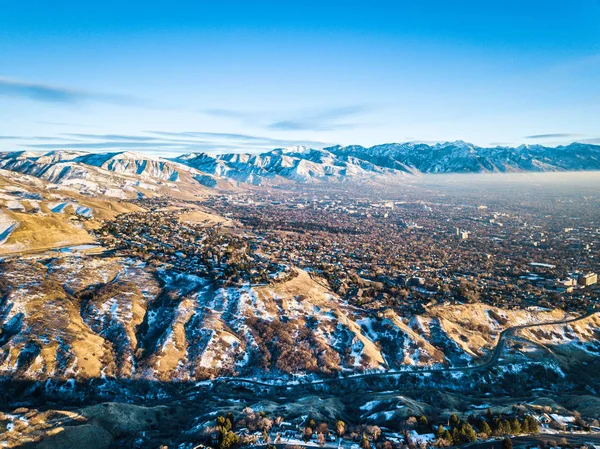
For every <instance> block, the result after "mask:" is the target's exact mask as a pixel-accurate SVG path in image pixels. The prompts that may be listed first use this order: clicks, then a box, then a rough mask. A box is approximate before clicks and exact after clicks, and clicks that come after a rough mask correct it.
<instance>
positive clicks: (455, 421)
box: [450, 413, 460, 427]
mask: <svg viewBox="0 0 600 449" xmlns="http://www.w3.org/2000/svg"><path fill="white" fill-rule="evenodd" d="M459 423H460V419H458V416H456V414H455V413H453V414H452V416H450V425H451V426H452V427H457V426H458V424H459Z"/></svg>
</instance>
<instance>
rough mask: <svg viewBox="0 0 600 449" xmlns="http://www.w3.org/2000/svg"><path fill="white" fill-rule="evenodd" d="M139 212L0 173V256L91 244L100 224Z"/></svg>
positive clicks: (127, 205) (121, 203)
mask: <svg viewBox="0 0 600 449" xmlns="http://www.w3.org/2000/svg"><path fill="white" fill-rule="evenodd" d="M138 210H140V208H139V207H138V206H135V205H133V204H131V203H128V202H126V201H120V200H117V199H106V198H92V197H88V196H84V195H81V194H79V193H75V192H69V191H66V190H64V189H62V188H59V186H56V185H53V184H51V183H47V182H45V181H42V180H40V179H38V178H35V177H32V176H28V175H22V174H17V173H13V172H5V171H3V170H0V255H8V254H15V253H22V252H34V251H42V250H47V249H51V248H57V247H65V246H74V245H83V244H89V243H94V242H95V239H94V238H93V237H92V236H91V235H90V234H89V233H88V231H89V230H91V229H94V228H97V227H98V226H99V224H100V220H106V219H112V218H114V217H116V216H117V215H118V214H121V213H126V212H134V211H138Z"/></svg>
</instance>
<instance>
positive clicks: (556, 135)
mask: <svg viewBox="0 0 600 449" xmlns="http://www.w3.org/2000/svg"><path fill="white" fill-rule="evenodd" d="M578 135H579V134H570V133H554V134H534V135H532V136H525V138H526V139H558V138H563V137H575V136H578Z"/></svg>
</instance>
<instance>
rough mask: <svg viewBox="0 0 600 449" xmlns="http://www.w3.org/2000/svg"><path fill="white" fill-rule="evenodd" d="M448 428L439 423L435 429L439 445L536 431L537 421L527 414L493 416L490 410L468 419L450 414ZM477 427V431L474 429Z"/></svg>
mask: <svg viewBox="0 0 600 449" xmlns="http://www.w3.org/2000/svg"><path fill="white" fill-rule="evenodd" d="M449 424H450V428H449V429H446V428H445V427H444V426H442V425H440V426H439V427H438V428H437V429H436V430H435V435H436V437H437V438H438V440H440V443H441V445H447V446H452V445H457V444H464V443H469V442H474V441H477V437H479V438H481V439H487V438H490V437H491V436H506V435H515V434H520V433H538V432H539V426H538V423H537V421H536V420H535V419H534V418H533V417H532V416H529V415H526V416H525V417H523V418H522V419H519V418H517V417H514V418H512V419H506V418H502V417H500V416H495V415H494V414H493V413H492V411H491V410H488V411H487V413H486V414H485V415H484V416H482V417H479V418H475V417H472V418H469V420H468V421H463V420H461V419H460V418H459V417H458V416H456V415H452V416H451V417H450V420H449ZM476 429H477V431H478V432H477V431H476Z"/></svg>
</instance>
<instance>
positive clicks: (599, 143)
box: [577, 137, 600, 145]
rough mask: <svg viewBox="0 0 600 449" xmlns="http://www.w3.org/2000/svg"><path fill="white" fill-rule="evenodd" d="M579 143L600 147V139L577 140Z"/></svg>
mask: <svg viewBox="0 0 600 449" xmlns="http://www.w3.org/2000/svg"><path fill="white" fill-rule="evenodd" d="M577 142H579V143H591V144H594V145H600V137H590V138H587V139H577Z"/></svg>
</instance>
